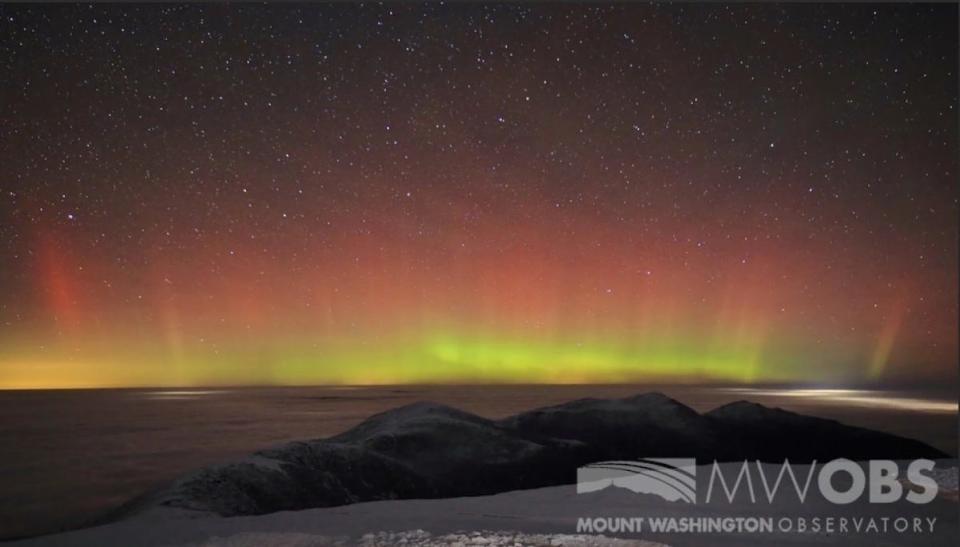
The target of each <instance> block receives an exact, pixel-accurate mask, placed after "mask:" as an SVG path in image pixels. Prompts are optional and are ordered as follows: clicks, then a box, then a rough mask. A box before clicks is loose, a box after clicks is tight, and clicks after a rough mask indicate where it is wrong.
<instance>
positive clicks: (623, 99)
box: [0, 3, 958, 388]
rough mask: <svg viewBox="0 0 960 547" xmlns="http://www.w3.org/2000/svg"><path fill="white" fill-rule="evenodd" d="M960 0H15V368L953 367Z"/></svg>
mask: <svg viewBox="0 0 960 547" xmlns="http://www.w3.org/2000/svg"><path fill="white" fill-rule="evenodd" d="M957 50H958V39H957V6H956V5H943V4H942V5H913V6H908V5H890V4H885V5H866V4H856V5H813V4H793V5H779V6H778V5H730V6H724V5H719V4H710V5H697V4H679V5H668V4H643V5H641V4H618V5H613V6H610V5H602V4H583V5H581V4H573V3H566V4H526V5H511V4H495V5H483V4H450V5H443V4H440V3H432V4H423V5H418V4H409V3H407V4H367V5H356V4H330V5H324V4H313V5H292V4H285V5H274V6H254V5H225V4H224V5H202V6H201V5H192V6H176V5H168V6H157V5H93V6H87V5H70V6H49V5H33V6H30V5H9V4H8V5H0V74H2V78H0V388H38V387H94V386H141V385H151V386H158V385H171V386H173V385H177V386H191V385H216V384H320V383H333V384H377V383H416V382H555V383H572V382H628V381H685V382H695V381H697V382H698V381H715V382H728V383H763V382H785V383H796V384H811V383H814V384H820V385H849V384H893V385H904V384H906V383H910V382H927V383H939V384H943V383H944V382H947V383H949V382H954V383H955V382H956V380H957V374H956V370H957V359H958V348H957V334H956V333H957V329H958V325H957V313H958V309H957V298H958V294H957V275H958V271H957V228H958V226H957V224H958V222H957V221H958V202H957V192H956V180H957V170H958V154H957V148H958V146H957V145H958V141H957V119H958V118H957V117H958V113H957V106H956V105H957V81H958V75H957V72H956V70H957V66H958V58H957Z"/></svg>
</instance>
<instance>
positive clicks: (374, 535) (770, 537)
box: [15, 460, 960, 547]
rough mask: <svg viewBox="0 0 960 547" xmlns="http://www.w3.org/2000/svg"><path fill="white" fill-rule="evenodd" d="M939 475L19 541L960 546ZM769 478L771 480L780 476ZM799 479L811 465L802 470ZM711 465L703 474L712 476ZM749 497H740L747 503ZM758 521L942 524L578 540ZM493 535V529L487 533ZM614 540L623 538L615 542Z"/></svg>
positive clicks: (176, 525)
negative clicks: (862, 497) (828, 496)
mask: <svg viewBox="0 0 960 547" xmlns="http://www.w3.org/2000/svg"><path fill="white" fill-rule="evenodd" d="M938 467H939V468H940V469H942V471H939V472H938V473H937V474H936V476H937V479H938V481H940V482H941V486H943V487H944V491H941V495H940V496H939V497H938V499H936V500H935V501H933V502H932V503H930V504H927V505H922V506H919V505H913V504H910V503H906V502H904V503H892V504H873V505H871V504H868V503H865V502H856V503H852V504H849V505H842V506H838V505H832V504H829V503H827V502H825V501H824V500H823V499H822V497H813V498H808V499H807V501H806V502H805V503H799V502H798V501H796V500H791V497H790V496H783V497H782V501H778V502H777V503H773V504H770V503H766V502H765V501H763V502H760V501H758V503H751V502H750V501H749V499H746V500H744V499H740V498H738V499H737V500H736V501H735V502H734V503H727V502H726V500H723V501H722V502H713V503H697V504H687V503H679V502H667V501H665V500H663V499H661V498H659V497H656V496H651V495H644V494H636V493H634V492H632V491H628V490H625V489H622V488H608V489H605V490H602V491H597V492H592V493H589V494H577V492H576V486H575V485H566V486H556V487H548V488H539V489H534V490H521V491H513V492H504V493H502V494H496V495H493V496H470V497H459V498H449V499H414V500H390V501H376V502H366V503H356V504H352V505H345V506H340V507H327V508H318V509H309V510H303V511H280V512H276V513H271V514H266V515H258V516H240V517H229V518H223V517H217V516H212V515H203V514H199V513H197V512H195V511H185V510H182V509H176V508H162V507H161V508H154V509H152V510H150V511H147V512H143V513H139V514H137V515H136V516H133V517H131V518H128V519H125V520H120V521H117V522H113V523H111V524H107V525H104V526H99V527H96V528H88V529H84V530H76V531H73V532H67V533H63V534H57V535H51V536H44V537H39V538H33V539H29V540H25V541H22V542H15V544H16V545H18V546H33V547H86V546H90V545H96V546H98V547H110V546H114V545H116V546H125V547H126V546H134V545H136V546H138V547H172V546H189V547H254V546H256V547H260V546H274V545H278V546H281V547H306V546H318V547H319V546H323V547H328V546H353V545H359V546H361V547H381V546H384V547H385V546H388V545H389V546H393V545H408V546H434V545H436V546H449V545H462V546H464V547H466V546H467V545H495V546H516V545H522V546H541V545H574V546H578V545H579V546H583V547H587V546H590V547H594V546H595V547H625V546H643V547H653V546H656V545H670V546H673V547H684V546H692V547H700V546H711V547H714V546H721V547H723V546H729V547H734V546H735V547H745V546H756V547H759V546H764V547H766V546H769V545H831V546H833V545H836V546H840V545H842V546H844V547H848V546H861V547H882V546H899V545H911V546H912V545H924V546H940V545H943V546H950V547H953V546H954V545H956V538H957V536H958V528H960V527H958V512H957V501H956V500H957V497H956V490H955V489H953V490H951V489H950V486H951V485H954V488H955V485H956V481H957V461H956V460H944V461H941V462H939V465H938ZM734 469H735V467H732V466H730V465H726V466H725V467H724V474H725V475H728V476H733V475H732V473H733V470H734ZM773 469H774V468H772V467H771V468H769V469H768V470H767V472H766V474H767V475H768V476H773ZM797 473H798V474H799V476H805V474H806V472H805V468H804V467H803V466H797ZM707 475H708V473H707V470H706V469H705V468H700V469H698V477H704V479H705V478H706V477H707ZM741 498H742V496H741ZM748 515H753V516H757V517H772V518H777V519H779V518H781V517H784V516H790V517H796V518H806V519H808V520H809V519H813V518H824V517H836V518H838V519H840V518H843V519H848V520H852V519H864V518H866V519H888V520H891V521H892V520H893V519H894V518H897V517H911V518H913V517H922V518H923V519H924V522H926V519H927V518H930V519H935V521H936V527H935V530H930V531H925V532H924V533H920V534H916V533H910V532H908V533H894V532H893V531H888V532H864V533H852V532H851V533H828V532H819V533H813V532H809V531H808V532H807V533H792V534H791V533H787V534H784V533H777V532H774V533H746V532H731V533H719V534H718V533H713V534H706V533H676V532H672V531H670V530H661V531H654V530H652V529H649V528H644V529H643V530H637V532H636V533H616V532H613V531H607V532H606V533H605V535H606V536H607V537H601V536H586V535H580V534H583V533H584V532H585V531H584V530H580V529H578V521H579V520H580V519H582V518H584V517H586V518H590V519H592V518H600V517H604V518H609V517H644V518H646V519H651V518H658V517H659V518H704V517H737V516H748ZM489 530H494V532H489ZM614 536H616V539H613V537H614Z"/></svg>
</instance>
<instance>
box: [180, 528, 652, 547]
mask: <svg viewBox="0 0 960 547" xmlns="http://www.w3.org/2000/svg"><path fill="white" fill-rule="evenodd" d="M263 545H270V546H273V547H341V546H348V545H356V546H357V547H394V546H396V545H406V546H409V547H471V546H483V547H519V546H524V547H541V546H543V547H546V546H551V547H552V546H555V545H563V546H568V547H663V545H662V544H660V543H652V542H649V541H642V540H627V539H614V538H607V537H603V536H585V535H571V534H523V533H519V532H506V531H501V532H491V531H488V530H484V531H482V532H457V533H452V534H442V535H434V534H431V533H430V532H426V531H424V530H410V531H405V532H379V533H376V534H373V533H368V534H364V535H363V536H361V537H360V538H358V539H351V538H348V537H339V538H332V537H328V536H320V535H312V534H289V533H287V534H284V533H278V534H261V533H248V534H236V535H233V536H228V537H214V538H211V539H209V540H208V541H205V542H203V543H200V544H197V547H261V546H263ZM191 547H192V546H191Z"/></svg>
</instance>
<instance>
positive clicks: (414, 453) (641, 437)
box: [113, 393, 947, 518]
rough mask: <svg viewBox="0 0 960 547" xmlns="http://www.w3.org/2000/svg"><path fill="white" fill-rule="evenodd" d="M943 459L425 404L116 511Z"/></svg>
mask: <svg viewBox="0 0 960 547" xmlns="http://www.w3.org/2000/svg"><path fill="white" fill-rule="evenodd" d="M691 456H693V457H696V458H697V459H698V461H700V462H701V463H708V462H712V461H714V460H717V461H739V460H744V459H748V460H762V461H769V462H781V461H783V460H784V459H789V460H790V461H791V462H795V463H802V462H809V461H811V460H813V459H817V460H820V461H824V460H829V459H833V458H840V457H844V458H850V459H854V460H863V459H871V458H888V459H912V458H921V457H922V458H931V459H937V458H946V457H947V455H946V454H944V453H942V452H940V451H939V450H937V449H935V448H932V447H930V446H928V445H926V444H924V443H922V442H919V441H915V440H911V439H906V438H902V437H898V436H896V435H890V434H886V433H880V432H877V431H872V430H868V429H863V428H858V427H852V426H848V425H844V424H841V423H839V422H836V421H833V420H826V419H822V418H813V417H809V416H803V415H800V414H796V413H793V412H787V411H785V410H781V409H779V408H768V407H765V406H762V405H759V404H755V403H750V402H746V401H740V402H736V403H731V404H728V405H724V406H722V407H720V408H717V409H715V410H712V411H710V412H707V413H704V414H700V413H698V412H696V411H694V410H693V409H691V408H690V407H687V406H686V405H683V404H681V403H679V402H677V401H675V400H673V399H671V398H669V397H667V396H665V395H663V394H661V393H646V394H641V395H636V396H633V397H628V398H624V399H609V400H608V399H580V400H576V401H572V402H569V403H565V404H561V405H557V406H551V407H546V408H540V409H536V410H531V411H529V412H524V413H521V414H518V415H516V416H511V417H509V418H505V419H503V420H499V421H494V420H489V419H486V418H482V417H480V416H476V415H473V414H470V413H468V412H464V411H462V410H458V409H455V408H452V407H448V406H444V405H439V404H435V403H428V402H423V403H415V404H411V405H407V406H403V407H400V408H396V409H393V410H389V411H387V412H382V413H380V414H376V415H374V416H371V417H370V418H369V419H367V420H366V421H364V422H363V423H361V424H359V425H357V426H356V427H354V428H353V429H351V430H349V431H346V432H344V433H342V434H340V435H336V436H334V437H331V438H329V439H317V440H310V441H303V442H294V443H290V444H287V445H284V446H280V447H277V448H272V449H268V450H262V451H259V452H256V453H254V454H253V455H251V456H250V457H248V458H246V459H244V460H241V461H238V462H233V463H227V464H222V465H216V466H210V467H206V468H203V469H200V470H199V471H196V472H194V473H192V474H189V475H187V476H184V477H182V478H180V479H178V480H176V481H174V482H173V483H172V484H170V485H168V486H167V487H165V488H162V489H160V490H158V491H156V492H152V493H149V494H147V495H144V496H141V497H140V498H138V499H136V500H134V501H132V502H130V503H129V504H127V505H126V506H124V507H122V508H121V509H120V510H118V511H117V512H114V513H113V515H114V517H115V518H123V517H126V516H130V515H134V514H139V513H142V512H145V511H147V510H150V509H154V508H159V507H163V508H176V509H181V510H188V511H191V512H192V511H197V512H203V513H214V514H217V515H221V516H235V515H257V514H264V513H271V512H275V511H284V510H299V509H308V508H314V507H330V506H336V505H345V504H350V503H357V502H362V501H375V500H386V499H409V498H445V497H460V496H475V495H487V494H493V493H497V492H504V491H508V490H521V489H529V488H539V487H544V486H554V485H559V484H570V483H573V482H575V481H576V469H577V467H579V466H581V465H584V464H586V463H590V462H595V461H601V460H612V459H637V458H647V457H691Z"/></svg>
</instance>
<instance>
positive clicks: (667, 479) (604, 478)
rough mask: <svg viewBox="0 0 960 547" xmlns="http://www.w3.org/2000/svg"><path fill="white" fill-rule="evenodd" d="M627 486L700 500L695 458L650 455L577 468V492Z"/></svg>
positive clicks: (674, 497)
mask: <svg viewBox="0 0 960 547" xmlns="http://www.w3.org/2000/svg"><path fill="white" fill-rule="evenodd" d="M611 487H616V488H625V489H627V490H630V491H631V492H634V493H637V494H653V495H655V496H660V497H661V498H663V499H665V500H667V501H683V502H686V503H696V502H697V461H696V460H695V459H694V458H651V459H643V460H631V461H623V460H615V461H605V462H596V463H591V464H589V465H585V466H583V467H580V468H578V469H577V493H578V494H585V493H588V492H596V491H599V490H603V489H605V488H611Z"/></svg>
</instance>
